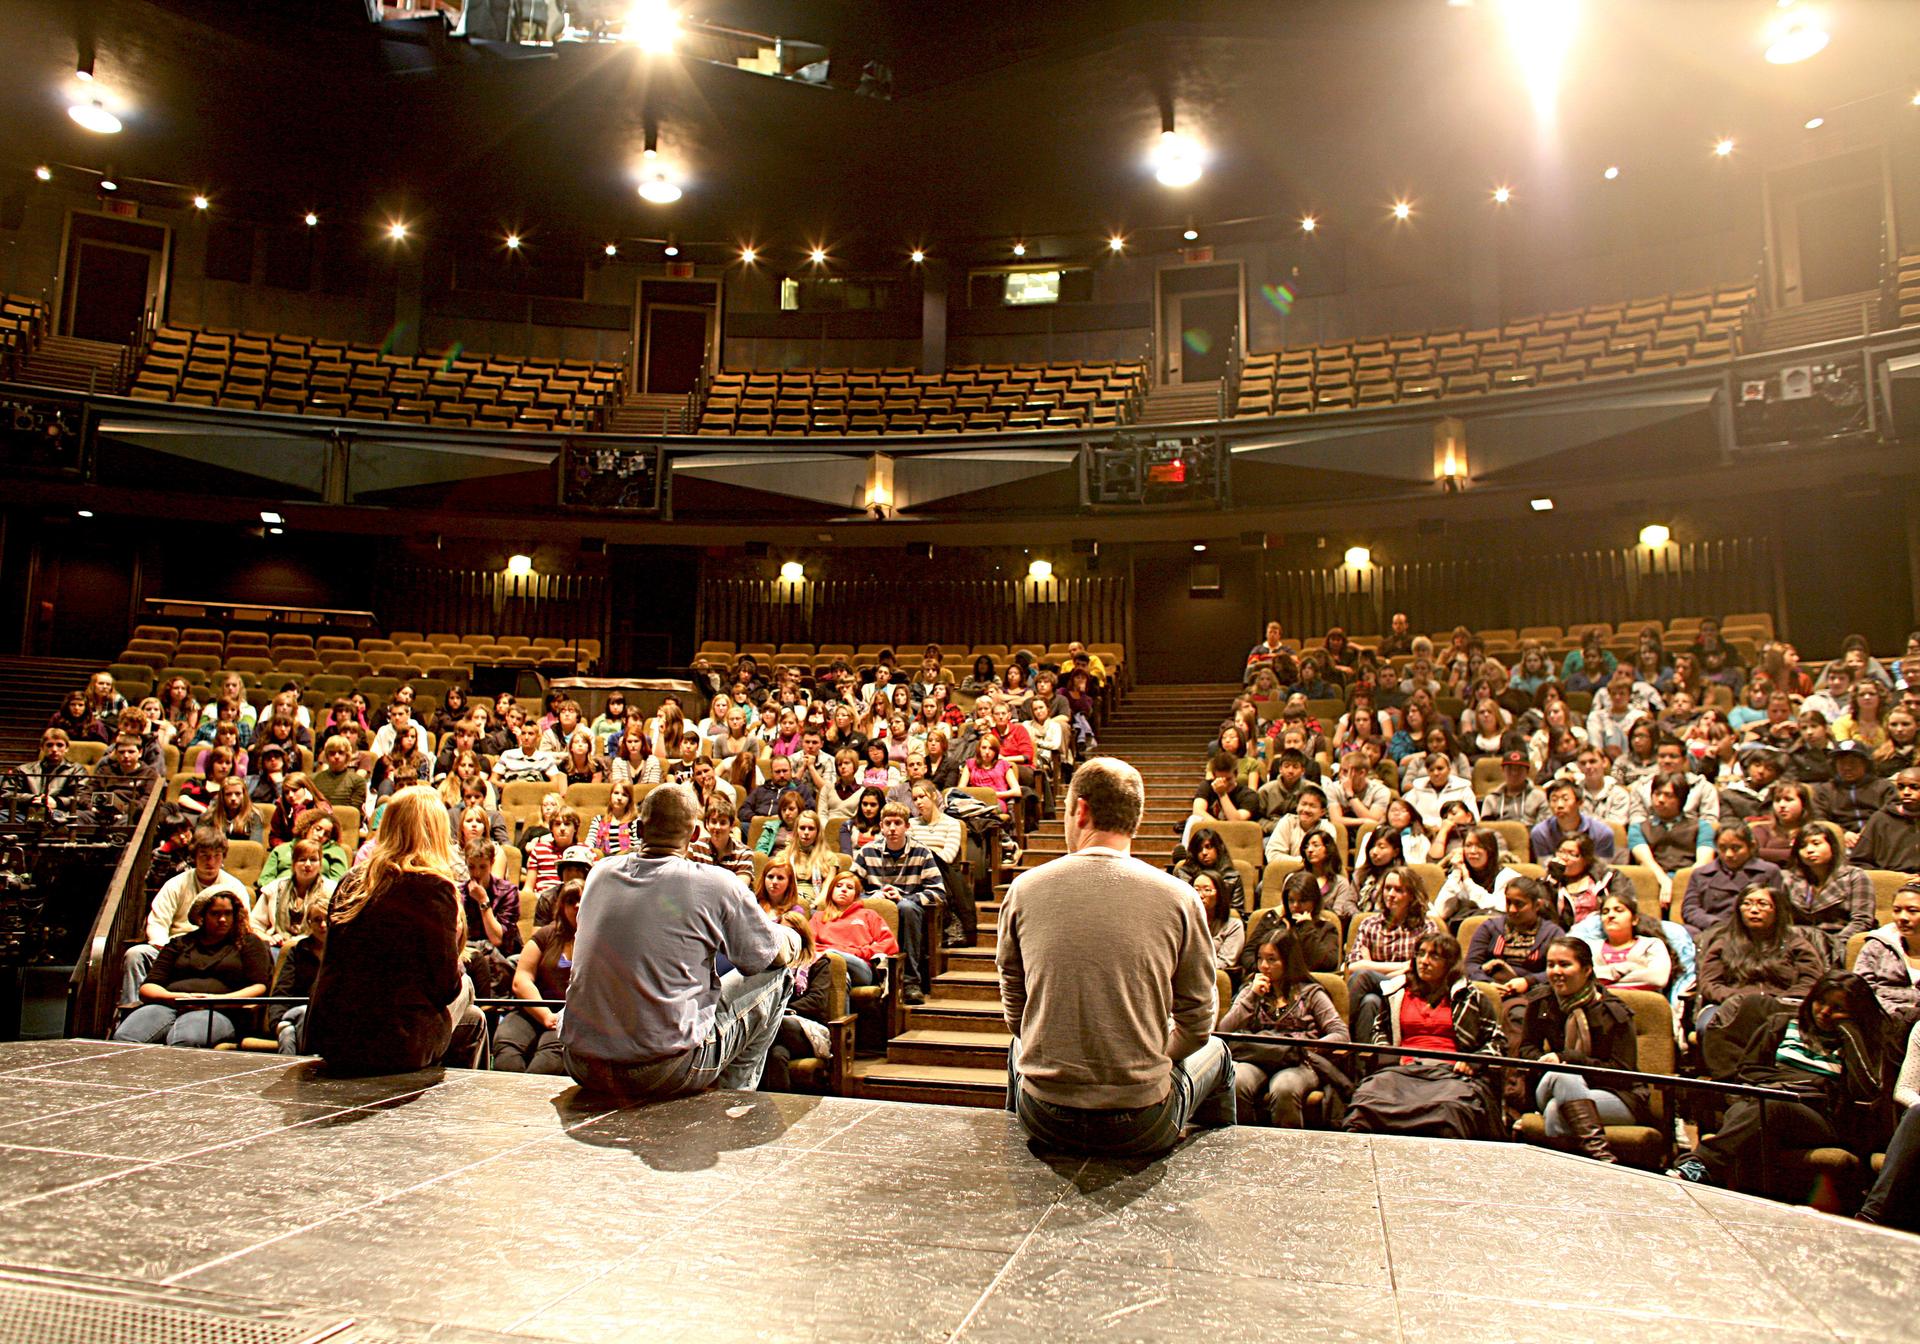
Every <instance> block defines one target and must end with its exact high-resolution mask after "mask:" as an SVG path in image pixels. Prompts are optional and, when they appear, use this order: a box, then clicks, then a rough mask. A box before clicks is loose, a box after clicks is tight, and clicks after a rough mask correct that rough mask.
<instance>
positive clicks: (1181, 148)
mask: <svg viewBox="0 0 1920 1344" xmlns="http://www.w3.org/2000/svg"><path fill="white" fill-rule="evenodd" d="M1153 175H1154V178H1155V179H1156V180H1157V181H1158V182H1159V183H1160V185H1161V186H1163V187H1190V186H1192V185H1193V184H1194V183H1195V182H1198V181H1199V180H1200V148H1199V146H1198V145H1196V144H1194V143H1193V141H1191V140H1189V139H1188V138H1187V137H1186V136H1184V135H1181V134H1180V133H1179V132H1178V131H1176V130H1174V129H1173V128H1172V127H1171V126H1169V127H1167V128H1166V129H1165V130H1163V131H1161V132H1160V143H1159V144H1157V145H1155V146H1154V149H1153Z"/></svg>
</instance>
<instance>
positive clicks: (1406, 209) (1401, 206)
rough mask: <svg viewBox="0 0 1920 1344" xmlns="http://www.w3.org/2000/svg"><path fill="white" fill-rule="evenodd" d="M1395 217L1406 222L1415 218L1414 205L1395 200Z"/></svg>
mask: <svg viewBox="0 0 1920 1344" xmlns="http://www.w3.org/2000/svg"><path fill="white" fill-rule="evenodd" d="M1393 217H1394V218H1395V219H1397V220H1399V221H1400V222H1401V223H1403V224H1404V223H1405V222H1406V221H1407V220H1409V219H1412V218H1413V206H1412V205H1411V204H1409V203H1408V202H1406V201H1395V202H1394V203H1393Z"/></svg>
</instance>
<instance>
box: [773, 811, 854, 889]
mask: <svg viewBox="0 0 1920 1344" xmlns="http://www.w3.org/2000/svg"><path fill="white" fill-rule="evenodd" d="M774 858H775V859H778V860H782V861H784V862H786V863H787V864H788V865H790V866H791V867H792V869H793V887H794V891H795V893H796V894H797V895H798V896H799V897H800V900H801V901H802V902H803V903H804V904H805V905H806V907H807V908H808V909H809V910H818V909H819V908H820V905H821V903H822V902H823V901H825V900H826V899H827V885H828V884H829V883H830V882H832V881H833V875H834V874H835V873H837V872H839V871H840V865H839V863H838V862H837V861H836V860H835V859H834V849H833V846H831V845H829V844H828V843H827V827H826V823H825V822H823V821H821V820H820V814H819V813H818V812H802V813H801V814H800V815H799V816H798V817H796V818H794V823H793V834H792V835H791V836H790V837H789V838H788V840H787V844H786V847H785V848H784V849H782V850H781V851H780V852H779V853H778V854H776V855H774Z"/></svg>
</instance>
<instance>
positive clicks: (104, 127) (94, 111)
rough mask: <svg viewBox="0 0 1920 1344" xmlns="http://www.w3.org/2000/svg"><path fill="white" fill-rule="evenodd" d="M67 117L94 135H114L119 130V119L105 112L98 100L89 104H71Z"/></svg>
mask: <svg viewBox="0 0 1920 1344" xmlns="http://www.w3.org/2000/svg"><path fill="white" fill-rule="evenodd" d="M67 115H68V116H70V117H72V118H73V119H74V121H75V122H76V123H77V124H78V125H80V126H82V127H84V128H85V129H87V130H89V131H92V132H93V133H94V134H95V135H116V134H118V133H119V130H120V118H118V117H116V116H114V115H113V113H111V112H109V111H107V109H106V108H105V107H104V106H102V105H101V102H100V100H99V99H98V98H95V99H94V100H93V101H92V102H90V103H75V104H73V105H72V106H71V107H69V108H68V109H67Z"/></svg>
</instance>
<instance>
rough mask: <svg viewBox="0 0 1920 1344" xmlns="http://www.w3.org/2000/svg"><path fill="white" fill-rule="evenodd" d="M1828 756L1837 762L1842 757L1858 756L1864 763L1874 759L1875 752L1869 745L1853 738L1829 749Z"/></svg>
mask: <svg viewBox="0 0 1920 1344" xmlns="http://www.w3.org/2000/svg"><path fill="white" fill-rule="evenodd" d="M1827 754H1828V755H1829V756H1831V757H1833V759H1834V760H1836V761H1837V760H1839V759H1840V758H1841V757H1842V756H1858V757H1859V758H1860V759H1861V760H1863V761H1870V760H1872V759H1873V752H1872V750H1870V749H1869V748H1868V746H1867V744H1866V743H1864V742H1861V741H1858V740H1856V739H1854V738H1851V737H1850V738H1848V739H1847V740H1846V741H1845V742H1835V743H1834V744H1833V745H1832V746H1831V747H1829V748H1828V749H1827Z"/></svg>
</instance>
